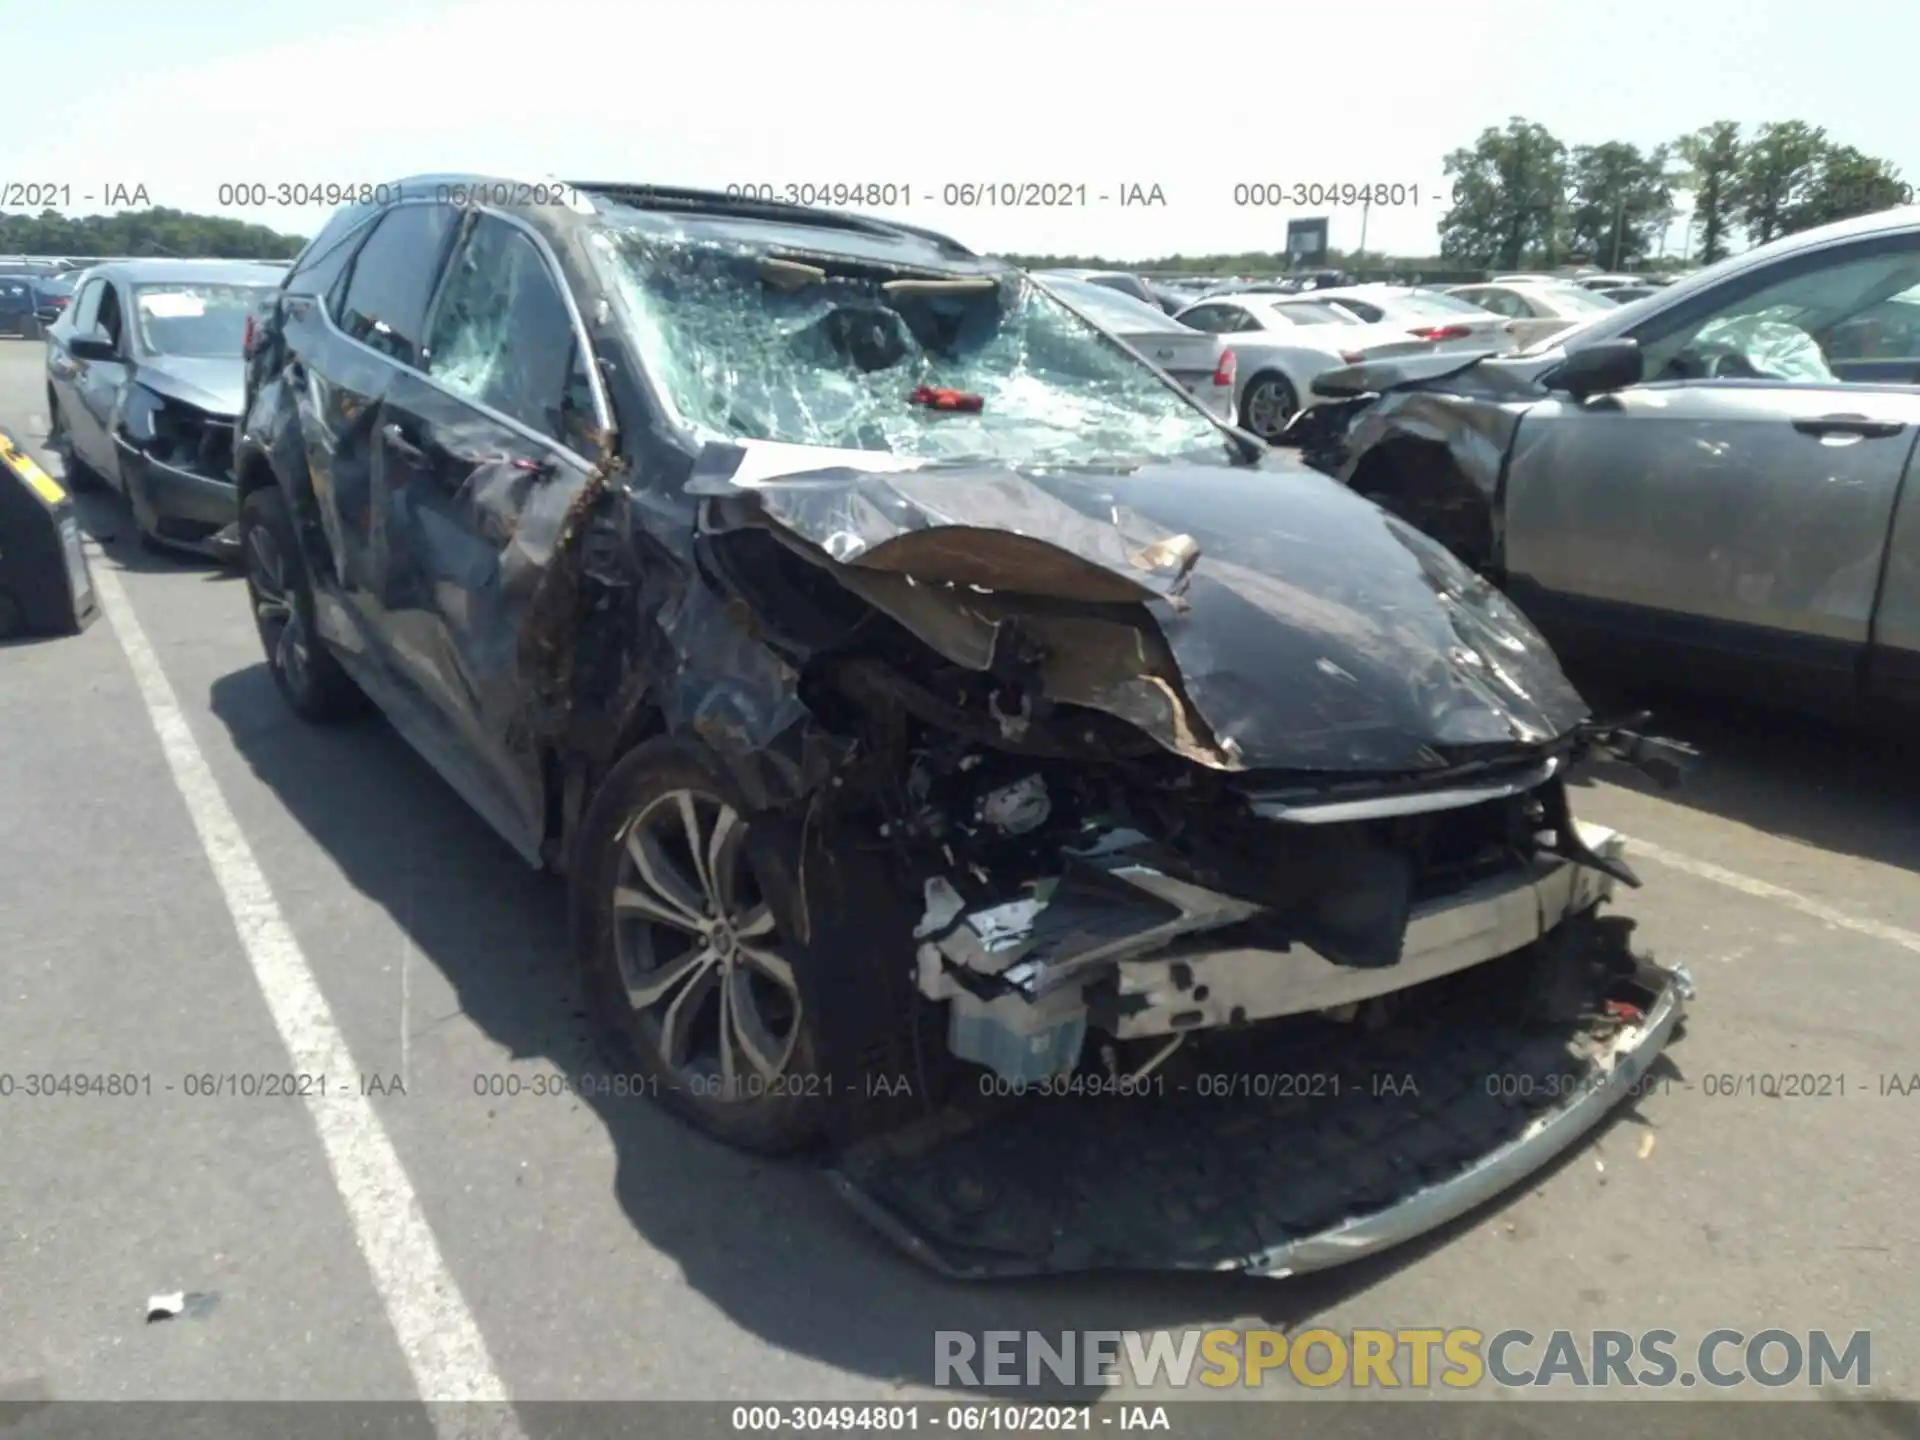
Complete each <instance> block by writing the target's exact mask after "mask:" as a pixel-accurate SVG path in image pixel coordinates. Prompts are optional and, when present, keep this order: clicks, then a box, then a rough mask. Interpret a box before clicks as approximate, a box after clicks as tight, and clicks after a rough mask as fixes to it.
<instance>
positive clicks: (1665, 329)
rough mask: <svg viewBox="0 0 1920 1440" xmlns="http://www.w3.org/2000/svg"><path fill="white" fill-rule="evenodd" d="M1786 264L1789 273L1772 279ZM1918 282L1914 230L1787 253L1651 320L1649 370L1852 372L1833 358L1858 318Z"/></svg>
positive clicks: (1645, 345) (1779, 376) (1747, 375)
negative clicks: (1894, 237)
mask: <svg viewBox="0 0 1920 1440" xmlns="http://www.w3.org/2000/svg"><path fill="white" fill-rule="evenodd" d="M1863 251H1864V253H1863ZM1782 270H1786V271H1787V272H1788V273H1787V274H1786V275H1784V276H1781V278H1778V279H1772V280H1771V281H1770V280H1769V275H1770V274H1771V275H1773V276H1780V272H1781V271H1782ZM1917 291H1920V241H1916V240H1914V239H1913V238H1911V237H1904V238H1902V239H1901V240H1900V241H1898V242H1897V243H1896V244H1894V245H1892V246H1889V245H1887V244H1886V242H1884V241H1883V242H1879V243H1877V244H1875V245H1874V246H1873V248H1872V249H1866V247H1863V246H1860V245H1852V246H1847V247H1844V248H1842V249H1840V250H1839V251H1838V252H1836V253H1831V254H1828V255H1825V256H1821V257H1819V258H1818V259H1816V260H1814V261H1813V262H1812V263H1809V262H1807V261H1805V260H1800V261H1798V262H1797V263H1796V262H1795V261H1794V260H1791V259H1789V260H1786V261H1782V262H1780V263H1779V264H1777V265H1775V266H1772V267H1769V269H1768V270H1763V271H1761V272H1760V273H1759V274H1758V275H1748V276H1739V277H1736V278H1735V279H1733V280H1732V281H1730V282H1728V283H1727V284H1726V285H1725V286H1724V287H1723V288H1722V290H1721V294H1720V297H1715V296H1712V295H1709V296H1707V297H1702V300H1703V301H1704V303H1696V304H1693V305H1689V306H1685V307H1681V308H1678V309H1676V310H1675V311H1673V312H1670V313H1669V314H1666V315H1661V316H1657V317H1655V318H1654V319H1652V320H1651V321H1650V322H1649V323H1648V324H1646V325H1644V326H1642V327H1641V328H1640V331H1639V333H1638V334H1637V335H1636V336H1635V338H1636V339H1638V340H1639V341H1640V350H1641V354H1642V356H1643V357H1644V359H1643V369H1642V371H1641V373H1642V375H1643V376H1644V377H1645V378H1646V379H1649V380H1699V379H1739V380H1781V381H1787V382H1797V383H1800V384H1816V385H1818V384H1828V385H1831V384H1835V383H1839V382H1843V381H1845V380H1847V379H1848V378H1849V376H1848V375H1844V374H1840V373H1837V372H1836V371H1835V369H1834V368H1833V362H1835V361H1840V362H1842V363H1843V364H1844V363H1845V362H1846V361H1847V359H1848V358H1849V357H1847V356H1846V355H1845V354H1844V351H1845V350H1846V349H1847V348H1849V343H1850V339H1851V337H1850V335H1849V327H1856V328H1855V332H1854V333H1856V334H1857V327H1858V325H1859V324H1860V322H1863V321H1865V320H1866V319H1867V317H1868V316H1869V315H1871V314H1873V313H1874V312H1876V311H1879V310H1880V308H1881V307H1882V306H1883V305H1884V304H1885V302H1887V301H1889V300H1891V299H1893V298H1894V297H1895V296H1903V297H1904V296H1906V295H1909V294H1912V293H1915V292H1917ZM1716 299H1717V303H1716ZM1848 369H1849V370H1850V371H1851V370H1852V367H1851V366H1849V367H1848ZM1854 373H1855V374H1858V373H1859V372H1854ZM1862 378H1863V379H1866V378H1870V377H1864V376H1863V377H1862ZM1880 383H1882V384H1884V383H1887V382H1886V381H1885V380H1884V379H1882V380H1881V381H1880Z"/></svg>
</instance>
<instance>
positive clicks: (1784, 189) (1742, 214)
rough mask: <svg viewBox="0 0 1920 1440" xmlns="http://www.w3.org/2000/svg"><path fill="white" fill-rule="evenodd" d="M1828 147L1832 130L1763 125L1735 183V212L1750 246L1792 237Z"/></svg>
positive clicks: (1791, 123)
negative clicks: (1789, 232) (1794, 220)
mask: <svg viewBox="0 0 1920 1440" xmlns="http://www.w3.org/2000/svg"><path fill="white" fill-rule="evenodd" d="M1828 148H1829V147H1828V144H1827V132H1826V131H1825V130H1823V129H1821V128H1820V127H1819V126H1818V125H1809V124H1807V123H1806V121H1804V120H1775V121H1772V122H1770V123H1768V124H1766V125H1762V126H1761V127H1760V130H1759V133H1758V134H1756V135H1755V136H1754V137H1753V139H1752V141H1751V142H1749V143H1748V145H1747V146H1746V148H1745V150H1744V151H1743V152H1742V153H1741V156H1740V168H1739V169H1738V170H1737V171H1735V172H1734V181H1733V195H1732V199H1733V213H1734V216H1735V217H1736V218H1737V219H1738V220H1739V221H1740V224H1741V225H1742V226H1743V227H1744V228H1745V230H1746V232H1747V239H1748V240H1749V241H1750V242H1752V243H1753V244H1755V245H1764V244H1766V243H1767V241H1769V240H1771V239H1773V238H1774V237H1775V236H1776V235H1784V234H1786V233H1787V226H1788V222H1789V221H1790V220H1791V219H1792V217H1793V216H1794V215H1795V214H1796V213H1797V211H1798V210H1799V208H1800V207H1801V206H1802V205H1804V204H1805V202H1806V199H1807V195H1808V191H1809V188H1810V187H1811V186H1812V185H1813V183H1814V181H1815V180H1816V179H1817V177H1818V175H1819V173H1820V160H1821V157H1822V156H1823V155H1824V154H1825V153H1826V151H1827V149H1828Z"/></svg>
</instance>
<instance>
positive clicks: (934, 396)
mask: <svg viewBox="0 0 1920 1440" xmlns="http://www.w3.org/2000/svg"><path fill="white" fill-rule="evenodd" d="M907 403H908V404H909V405H924V406H926V407H927V408H928V409H929V410H960V411H965V412H968V413H977V412H979V411H981V410H984V409H986V408H987V397H986V396H984V395H976V394H974V393H973V392H972V391H971V390H950V389H948V388H947V387H946V386H944V385H922V386H919V387H918V388H917V389H915V390H914V392H913V393H912V394H911V395H909V396H908V397H907Z"/></svg>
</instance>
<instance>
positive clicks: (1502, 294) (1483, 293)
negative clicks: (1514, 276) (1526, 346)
mask: <svg viewBox="0 0 1920 1440" xmlns="http://www.w3.org/2000/svg"><path fill="white" fill-rule="evenodd" d="M1456 294H1458V296H1459V298H1460V299H1462V300H1465V301H1467V302H1468V303H1469V304H1473V305H1478V306H1479V307H1480V308H1481V309H1482V310H1491V311H1492V312H1493V313H1494V314H1496V315H1504V316H1506V317H1507V318H1508V319H1509V320H1525V319H1529V318H1531V317H1532V315H1533V307H1532V306H1530V305H1528V304H1527V302H1526V300H1525V299H1524V298H1523V297H1521V296H1519V295H1516V294H1514V293H1513V291H1511V290H1475V291H1470V292H1465V293H1461V292H1456Z"/></svg>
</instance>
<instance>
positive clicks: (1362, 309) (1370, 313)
mask: <svg viewBox="0 0 1920 1440" xmlns="http://www.w3.org/2000/svg"><path fill="white" fill-rule="evenodd" d="M1333 303H1334V304H1336V305H1338V306H1339V307H1340V308H1341V309H1342V310H1349V311H1351V312H1352V313H1353V314H1355V315H1358V316H1359V317H1360V318H1361V319H1362V320H1364V321H1366V323H1367V324H1369V325H1378V324H1379V323H1380V322H1381V321H1382V320H1384V319H1386V318H1387V312H1386V311H1384V310H1382V309H1381V308H1380V307H1379V306H1378V305H1369V304H1368V303H1367V302H1366V301H1365V300H1350V299H1348V298H1347V297H1346V296H1345V295H1341V296H1338V297H1336V298H1335V300H1334V302H1333Z"/></svg>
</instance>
